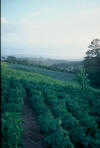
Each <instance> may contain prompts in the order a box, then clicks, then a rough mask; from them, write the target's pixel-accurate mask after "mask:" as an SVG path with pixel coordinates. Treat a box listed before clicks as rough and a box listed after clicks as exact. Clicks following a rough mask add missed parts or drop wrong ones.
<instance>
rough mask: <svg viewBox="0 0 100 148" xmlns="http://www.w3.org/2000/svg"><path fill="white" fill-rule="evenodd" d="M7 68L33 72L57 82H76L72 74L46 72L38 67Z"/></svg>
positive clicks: (19, 65)
mask: <svg viewBox="0 0 100 148" xmlns="http://www.w3.org/2000/svg"><path fill="white" fill-rule="evenodd" d="M9 66H10V67H11V68H14V69H18V70H24V71H28V72H35V73H38V74H42V75H46V76H49V77H52V78H55V79H57V80H62V81H69V82H72V81H73V82H76V81H77V79H76V77H75V75H74V74H72V73H65V72H58V71H53V70H47V69H43V68H39V67H34V66H27V65H21V64H12V65H9Z"/></svg>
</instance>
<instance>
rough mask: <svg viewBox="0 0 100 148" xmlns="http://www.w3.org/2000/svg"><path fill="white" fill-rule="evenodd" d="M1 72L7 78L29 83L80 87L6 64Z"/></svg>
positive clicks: (3, 64)
mask: <svg viewBox="0 0 100 148" xmlns="http://www.w3.org/2000/svg"><path fill="white" fill-rule="evenodd" d="M1 71H2V73H1V74H2V75H3V76H5V77H16V79H26V80H28V81H30V80H33V81H36V82H46V83H48V84H58V85H62V86H64V85H69V86H73V87H79V85H78V84H77V83H74V82H67V81H66V82H65V81H60V80H56V79H54V78H51V77H49V76H45V75H42V74H38V73H34V72H26V71H23V70H16V69H13V68H8V64H5V63H2V66H1Z"/></svg>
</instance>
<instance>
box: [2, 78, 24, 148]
mask: <svg viewBox="0 0 100 148" xmlns="http://www.w3.org/2000/svg"><path fill="white" fill-rule="evenodd" d="M1 84H2V85H1V93H2V94H1V111H2V112H1V123H2V128H1V132H2V147H3V148H16V147H21V146H22V141H21V135H22V132H23V129H22V127H21V124H22V119H21V113H22V106H23V97H24V95H25V92H24V88H23V87H22V85H21V84H20V83H19V82H18V81H16V80H15V79H12V78H10V79H7V78H3V77H2V83H1Z"/></svg>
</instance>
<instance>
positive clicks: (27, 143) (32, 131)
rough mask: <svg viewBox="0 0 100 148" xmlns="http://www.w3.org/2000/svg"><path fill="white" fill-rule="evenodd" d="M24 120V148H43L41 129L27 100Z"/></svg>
mask: <svg viewBox="0 0 100 148" xmlns="http://www.w3.org/2000/svg"><path fill="white" fill-rule="evenodd" d="M22 119H23V120H24V123H23V124H22V128H23V129H24V133H23V137H22V139H23V142H24V148H43V146H42V145H41V141H42V135H41V134H40V132H39V127H38V125H37V123H36V121H35V114H34V113H33V111H32V108H31V107H30V106H29V103H28V101H27V100H25V101H24V110H23V115H22Z"/></svg>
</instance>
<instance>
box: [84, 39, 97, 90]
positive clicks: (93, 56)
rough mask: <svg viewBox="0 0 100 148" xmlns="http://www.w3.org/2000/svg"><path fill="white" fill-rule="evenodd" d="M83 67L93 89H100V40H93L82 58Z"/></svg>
mask: <svg viewBox="0 0 100 148" xmlns="http://www.w3.org/2000/svg"><path fill="white" fill-rule="evenodd" d="M84 67H85V69H86V73H87V74H88V77H89V79H90V83H91V85H92V86H94V87H98V88H100V40H99V39H94V40H93V41H92V42H91V44H90V46H89V49H88V51H87V52H86V57H85V58H84Z"/></svg>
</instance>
